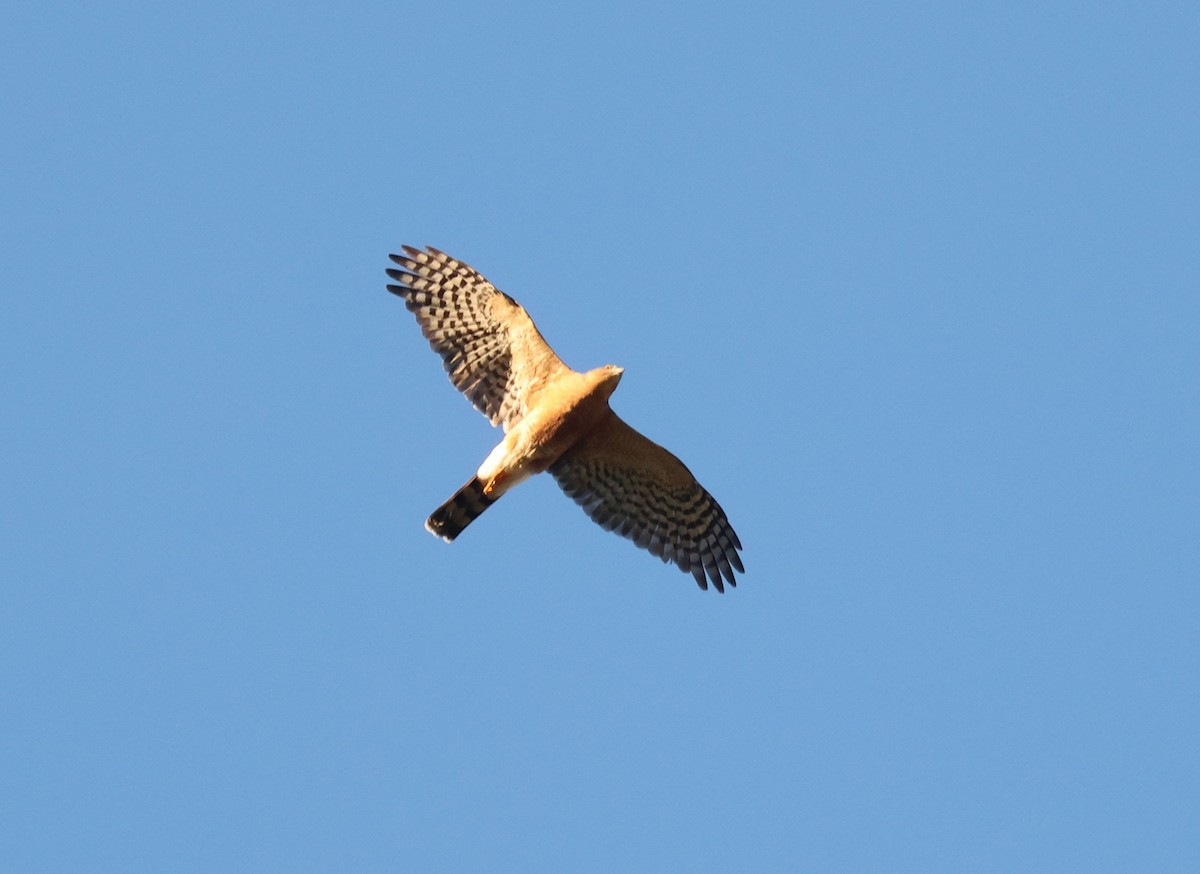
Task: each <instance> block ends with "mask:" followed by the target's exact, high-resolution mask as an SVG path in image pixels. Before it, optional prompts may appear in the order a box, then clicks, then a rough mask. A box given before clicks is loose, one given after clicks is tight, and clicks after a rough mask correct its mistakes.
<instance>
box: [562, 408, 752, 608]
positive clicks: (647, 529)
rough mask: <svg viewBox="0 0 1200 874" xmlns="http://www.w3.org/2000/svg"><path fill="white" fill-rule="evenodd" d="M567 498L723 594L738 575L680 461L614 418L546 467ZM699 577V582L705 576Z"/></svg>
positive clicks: (722, 526)
mask: <svg viewBox="0 0 1200 874" xmlns="http://www.w3.org/2000/svg"><path fill="white" fill-rule="evenodd" d="M550 473H551V474H552V475H553V476H554V478H555V480H557V481H558V484H559V486H560V487H561V488H562V490H563V491H564V492H566V493H567V496H568V497H571V498H573V499H574V500H575V502H576V503H578V504H579V505H580V506H581V507H583V509H584V512H586V513H587V514H588V515H589V516H590V517H591V518H592V519H593V521H595V522H597V523H599V524H600V525H601V526H602V527H603V528H605V529H606V530H608V531H615V532H617V533H618V534H620V535H621V536H622V537H628V538H629V539H630V540H632V541H633V542H634V543H635V544H636V545H637V546H640V547H642V548H643V549H648V550H649V551H650V552H651V554H653V555H656V556H658V557H659V558H661V559H662V560H663V561H669V562H674V563H675V564H677V565H679V568H680V569H681V570H683V571H688V572H690V573H691V574H692V576H693V577H695V578H696V582H697V583H698V584H699V585H700V588H702V589H707V588H708V582H707V580H711V581H712V584H713V585H714V586H716V587H717V591H720V592H723V591H725V585H724V583H726V582H728V583H729V585H731V586H736V585H737V580H736V579H735V578H734V570H735V569H736V570H738V571H741V572H743V573H744V572H745V568H744V567H742V559H741V556H740V555H738V550H739V549H741V548H742V544H741V542H740V541H739V540H738V536H737V534H735V533H734V531H733V528H732V527H731V526H730V524H729V520H728V519H727V518H726V517H725V512H724V511H723V510H722V509H721V506H720V504H718V503H717V502H716V501H715V500H713V497H712V495H710V494H709V493H708V492H706V491H705V490H704V487H703V486H701V485H700V483H698V482H696V478H695V477H694V476H692V474H691V471H689V470H688V469H687V467H685V466H684V464H683V462H682V461H680V460H679V459H678V458H676V457H675V456H674V455H672V454H671V453H670V452H668V451H667V450H665V449H663V448H662V447H661V446H659V445H658V444H657V443H654V442H653V441H651V440H649V439H647V438H646V437H643V436H642V435H641V434H640V433H638V432H637V431H635V430H634V429H633V428H631V427H629V425H627V424H625V422H623V421H622V420H621V419H620V418H619V417H618V416H617V415H616V414H615V413H611V412H610V413H609V414H608V416H607V417H606V418H605V419H604V421H602V422H601V423H600V425H598V426H597V427H596V428H595V430H593V431H591V432H590V433H589V434H588V435H587V436H585V437H584V438H583V439H581V440H580V441H579V442H578V443H577V444H575V446H573V447H572V448H571V449H569V450H568V451H567V452H566V453H564V454H563V456H562V457H561V458H560V459H559V460H558V461H556V462H555V463H554V464H553V465H552V466H551V467H550ZM706 574H707V580H706V579H705V575H706Z"/></svg>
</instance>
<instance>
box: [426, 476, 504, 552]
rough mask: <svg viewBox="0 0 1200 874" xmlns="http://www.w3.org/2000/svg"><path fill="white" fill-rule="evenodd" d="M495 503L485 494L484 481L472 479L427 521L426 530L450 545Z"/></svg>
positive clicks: (493, 499) (476, 478)
mask: <svg viewBox="0 0 1200 874" xmlns="http://www.w3.org/2000/svg"><path fill="white" fill-rule="evenodd" d="M494 503H496V498H489V497H488V496H487V495H485V494H484V493H483V480H481V479H480V478H479V477H477V476H475V477H471V480H470V482H468V483H467V484H466V485H465V486H463V487H462V488H461V489H459V490H458V491H457V492H455V493H454V497H452V498H451V499H450V500H448V501H447V502H446V503H444V504H442V506H440V507H438V508H437V509H436V510H434V511H433V515H431V516H430V517H429V518H428V519H427V520H425V530H427V531H428V532H429V533H430V534H436V535H437V536H438V537H440V538H442V540H444V541H446V542H447V543H449V542H450V541H452V540H453V539H454V538H455V537H457V536H458V535H460V534H462V532H463V529H464V528H466V527H467V526H468V525H470V524H471V523H472V522H474V521H475V519H476V518H478V516H479V514H481V513H482V512H483V511H484V510H486V509H487V508H488V507H490V506H492V504H494Z"/></svg>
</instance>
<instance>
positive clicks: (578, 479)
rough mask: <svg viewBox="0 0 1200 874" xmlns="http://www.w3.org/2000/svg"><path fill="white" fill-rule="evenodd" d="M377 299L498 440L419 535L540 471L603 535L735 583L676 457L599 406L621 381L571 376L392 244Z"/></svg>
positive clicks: (720, 582)
mask: <svg viewBox="0 0 1200 874" xmlns="http://www.w3.org/2000/svg"><path fill="white" fill-rule="evenodd" d="M402 248H403V251H404V254H403V255H391V256H390V257H391V259H392V261H393V262H394V263H395V264H396V267H395V268H389V269H388V271H387V273H388V276H389V277H391V278H392V279H393V280H394V281H395V283H396V284H394V285H388V287H387V288H388V291H390V292H392V293H393V294H395V295H397V296H399V297H401V298H403V299H404V304H405V306H406V307H407V308H408V309H409V311H410V312H412V313H413V314H414V315H415V316H416V317H417V324H418V325H420V327H421V332H422V333H423V334H424V335H425V338H426V339H427V340H428V341H429V345H430V346H431V347H433V351H434V352H436V353H438V355H440V356H441V357H442V361H443V363H444V365H445V368H446V372H447V373H448V374H449V375H450V381H451V382H452V383H454V386H455V388H457V389H458V390H459V391H461V392H462V393H463V394H465V395H466V396H467V397H468V398H469V399H470V400H471V402H472V403H473V404H474V405H475V407H476V408H477V409H478V410H479V411H480V412H481V413H483V414H484V415H485V416H487V417H488V419H489V420H490V421H491V423H492V424H493V425H502V426H503V427H504V439H503V440H501V441H500V444H499V445H498V446H497V447H496V448H495V449H493V450H492V452H491V454H489V455H488V457H487V458H486V459H484V462H483V464H481V465H480V466H479V470H478V471H477V472H476V474H475V476H473V477H472V478H471V479H470V481H469V482H467V483H466V485H464V486H463V487H462V488H460V489H459V490H458V491H457V492H455V493H454V496H453V497H451V498H450V500H448V501H446V503H444V504H442V506H440V507H438V508H437V509H436V510H434V511H433V515H431V516H430V517H429V519H428V520H427V521H426V522H425V527H426V528H427V529H428V530H429V531H430V532H431V533H433V534H435V535H437V536H438V537H441V538H442V539H443V540H445V541H446V542H447V543H449V542H450V541H452V540H454V538H456V537H457V536H458V535H459V534H461V533H462V531H463V529H464V528H466V527H467V526H468V525H470V524H471V522H473V521H474V520H475V519H476V518H477V517H478V516H479V515H480V514H481V513H483V511H484V510H486V509H487V508H488V507H490V506H491V505H492V504H494V503H495V502H496V501H497V500H499V498H500V497H501V496H502V495H503V494H504V493H505V492H507V491H508V490H509V489H511V488H512V487H513V486H516V485H518V484H520V483H522V482H524V481H525V480H526V479H528V478H529V477H530V476H532V475H533V474H536V473H542V472H543V471H549V472H550V475H551V476H553V477H554V479H555V480H556V481H557V482H558V485H559V486H560V487H561V488H562V490H563V491H564V492H566V493H567V495H568V496H569V497H571V498H572V499H574V500H575V502H576V503H578V504H579V505H580V506H581V507H583V509H584V512H586V513H587V514H588V516H590V517H591V518H592V519H593V520H594V521H595V522H597V523H598V524H599V525H600V526H601V527H603V528H604V529H606V530H608V531H615V532H617V533H618V534H620V535H621V536H622V537H626V538H629V539H630V540H632V541H633V542H634V544H636V545H637V546H639V547H641V548H643V549H646V550H648V551H649V552H650V553H651V554H652V555H655V556H658V557H659V558H660V559H662V560H663V561H664V562H672V563H674V564H675V565H677V566H678V567H679V569H680V570H682V571H684V572H686V573H691V575H692V576H693V577H694V578H695V580H696V583H697V584H698V585H699V586H700V588H701V589H707V588H708V583H709V582H710V581H711V582H712V584H713V586H715V587H716V589H717V591H718V592H724V591H725V583H728V584H729V585H730V586H736V585H737V580H736V578H735V577H734V571H735V570H736V571H739V572H742V573H745V568H744V567H743V566H742V559H741V556H740V555H739V550H740V549H741V548H742V544H741V542H740V541H739V540H738V536H737V534H735V533H734V531H733V528H732V527H731V526H730V524H729V520H728V519H727V518H726V517H725V512H724V511H723V510H722V509H721V506H720V504H718V503H717V502H716V500H714V499H713V497H712V495H710V494H709V493H708V492H707V491H705V490H704V488H703V486H701V485H700V483H698V482H696V478H695V477H694V476H692V474H691V471H689V470H688V469H687V468H686V467H685V466H684V465H683V462H681V461H680V460H679V459H678V458H676V457H675V456H674V455H672V454H671V453H670V452H668V451H667V450H666V449H663V448H662V447H661V446H659V445H658V444H657V443H654V442H652V441H651V440H649V439H647V438H646V437H644V436H642V435H641V434H640V433H639V432H637V431H635V430H634V429H633V428H631V427H630V426H629V425H627V424H625V422H624V421H622V420H621V419H620V418H618V416H617V414H616V413H614V412H613V411H612V409H611V408H610V407H609V405H608V399H609V397H610V396H611V395H612V393H613V390H614V389H615V388H616V387H617V383H618V382H620V381H621V374H622V373H623V372H624V371H623V370H622V369H621V368H620V367H615V366H613V365H611V364H608V365H605V366H604V367H598V368H596V369H595V370H589V371H587V372H586V373H579V372H577V371H574V370H572V369H571V368H569V367H567V365H565V364H564V363H563V362H562V361H561V360H560V359H559V357H558V356H557V355H556V354H554V350H553V349H551V348H550V346H549V345H548V344H547V343H546V341H545V340H544V339H542V335H541V334H540V333H539V332H538V329H537V328H536V327H535V326H534V324H533V320H532V319H531V318H530V317H529V314H528V313H526V312H525V310H524V308H523V307H521V306H520V304H518V303H517V302H516V301H515V300H513V299H512V298H511V297H509V296H508V295H507V294H505V293H504V292H502V291H500V290H499V289H497V288H496V286H494V285H492V283H490V282H488V281H487V280H486V279H484V277H483V276H482V275H480V274H479V273H478V272H476V271H475V270H474V269H473V268H472V267H470V266H469V265H467V264H464V263H463V262H461V261H456V260H455V259H453V258H451V257H450V256H449V255H447V254H445V253H444V252H440V251H438V250H437V249H434V248H433V247H432V246H427V247H426V248H425V249H424V250H422V249H417V248H415V247H413V246H403V247H402Z"/></svg>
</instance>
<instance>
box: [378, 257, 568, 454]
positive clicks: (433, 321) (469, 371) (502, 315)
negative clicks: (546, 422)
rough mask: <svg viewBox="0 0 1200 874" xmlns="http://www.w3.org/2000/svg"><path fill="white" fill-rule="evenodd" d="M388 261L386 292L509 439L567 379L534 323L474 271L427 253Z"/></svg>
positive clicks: (456, 382) (454, 379)
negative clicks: (560, 378) (555, 384)
mask: <svg viewBox="0 0 1200 874" xmlns="http://www.w3.org/2000/svg"><path fill="white" fill-rule="evenodd" d="M402 248H403V249H404V252H405V254H404V255H392V256H390V257H391V259H392V261H394V262H395V263H396V264H397V265H398V266H399V268H400V269H389V270H388V276H390V277H391V278H392V279H394V280H395V281H396V283H397V284H396V285H389V286H388V290H389V291H391V292H392V293H393V294H396V295H399V296H400V297H402V298H404V304H405V306H407V307H408V309H409V310H410V311H411V312H412V313H413V314H414V315H416V317H417V322H418V324H420V326H421V332H422V333H423V334H424V335H425V338H426V339H427V340H428V341H429V345H430V346H432V347H433V351H434V352H437V353H438V355H440V356H441V357H442V361H443V363H444V364H445V367H446V372H447V373H448V374H449V375H450V381H451V382H453V383H454V386H455V388H457V389H458V390H459V391H461V392H462V393H463V394H465V395H466V396H467V397H468V398H470V400H471V403H473V404H474V405H475V407H476V409H478V410H479V412H481V413H483V414H484V415H485V416H487V417H488V419H489V420H490V421H491V423H492V424H493V425H501V424H502V425H503V426H504V430H505V431H508V430H509V428H511V427H512V426H513V425H515V424H516V423H517V422H519V421H520V420H521V417H522V416H524V415H525V411H526V410H527V409H528V408H529V407H530V406H532V402H533V400H534V398H535V397H536V395H537V393H538V392H539V391H540V390H541V389H542V388H543V387H544V386H545V385H546V383H547V382H549V381H551V380H552V379H553V378H554V377H555V376H557V375H558V374H560V373H563V372H566V371H568V368H567V366H566V365H565V364H563V363H562V361H561V360H559V357H558V356H557V355H555V354H554V350H553V349H551V348H550V347H549V346H548V345H547V344H546V341H545V340H544V339H542V335H541V334H540V333H538V329H537V327H536V326H535V325H534V324H533V319H531V318H529V314H528V313H527V312H525V310H524V308H522V307H521V305H520V304H518V303H517V302H516V301H515V300H513V299H512V298H511V297H509V296H508V295H507V294H505V293H504V292H502V291H500V290H498V289H497V288H496V287H495V286H494V285H492V284H491V283H490V282H488V281H487V280H486V279H484V278H483V276H481V275H480V274H479V273H478V272H477V271H476V270H475V269H474V268H472V267H470V266H469V265H467V264H464V263H462V262H461V261H456V260H454V259H453V258H451V257H450V256H449V255H447V254H445V253H444V252H439V251H438V250H437V249H434V248H433V247H432V246H427V247H426V248H425V250H424V251H422V250H420V249H417V248H414V247H412V246H404V247H402Z"/></svg>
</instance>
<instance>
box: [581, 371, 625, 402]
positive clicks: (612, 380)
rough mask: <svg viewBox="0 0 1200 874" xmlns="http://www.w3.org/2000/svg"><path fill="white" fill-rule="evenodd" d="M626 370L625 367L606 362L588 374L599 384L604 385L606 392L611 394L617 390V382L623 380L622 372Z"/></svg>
mask: <svg viewBox="0 0 1200 874" xmlns="http://www.w3.org/2000/svg"><path fill="white" fill-rule="evenodd" d="M624 372H625V368H623V367H617V365H615V364H606V365H604V366H603V367H597V368H596V369H595V370H593V371H592V372H591V373H589V374H588V376H590V377H591V378H592V379H594V380H595V381H596V384H597V385H601V386H603V387H604V389H605V393H606V394H609V395H611V394H612V393H613V392H614V391H616V388H617V383H618V382H620V381H621V374H622V373H624Z"/></svg>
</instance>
